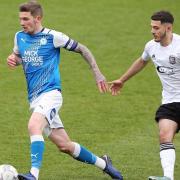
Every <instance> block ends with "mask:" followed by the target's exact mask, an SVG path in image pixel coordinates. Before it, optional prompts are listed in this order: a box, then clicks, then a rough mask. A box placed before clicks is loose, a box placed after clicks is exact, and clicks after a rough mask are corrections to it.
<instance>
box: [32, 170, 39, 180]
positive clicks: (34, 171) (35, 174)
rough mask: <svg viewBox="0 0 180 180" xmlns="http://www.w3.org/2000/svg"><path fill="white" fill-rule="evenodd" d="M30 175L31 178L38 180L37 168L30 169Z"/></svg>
mask: <svg viewBox="0 0 180 180" xmlns="http://www.w3.org/2000/svg"><path fill="white" fill-rule="evenodd" d="M30 172H31V174H32V175H33V176H35V178H36V180H38V178H39V169H38V168H35V167H32V168H31V170H30Z"/></svg>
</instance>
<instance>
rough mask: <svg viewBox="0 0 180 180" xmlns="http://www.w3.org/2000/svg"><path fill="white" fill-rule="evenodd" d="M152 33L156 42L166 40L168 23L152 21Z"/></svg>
mask: <svg viewBox="0 0 180 180" xmlns="http://www.w3.org/2000/svg"><path fill="white" fill-rule="evenodd" d="M151 33H152V35H153V36H154V40H155V41H156V42H161V41H163V39H164V38H166V33H167V26H166V23H163V24H162V23H161V21H154V20H151Z"/></svg>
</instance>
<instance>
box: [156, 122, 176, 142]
mask: <svg viewBox="0 0 180 180" xmlns="http://www.w3.org/2000/svg"><path fill="white" fill-rule="evenodd" d="M158 127H159V138H160V143H165V142H172V141H173V138H174V135H175V134H176V132H177V129H178V124H177V123H176V122H175V121H172V120H170V119H160V120H159V122H158Z"/></svg>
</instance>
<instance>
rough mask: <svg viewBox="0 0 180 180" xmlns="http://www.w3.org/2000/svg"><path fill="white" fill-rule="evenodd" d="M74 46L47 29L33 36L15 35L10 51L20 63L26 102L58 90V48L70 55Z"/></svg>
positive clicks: (60, 35) (25, 34) (67, 39)
mask: <svg viewBox="0 0 180 180" xmlns="http://www.w3.org/2000/svg"><path fill="white" fill-rule="evenodd" d="M77 44H78V43H77V42H76V41H74V40H72V39H70V38H69V37H68V36H67V35H65V34H63V33H61V32H57V31H55V30H51V29H47V28H43V29H42V31H41V32H39V33H37V34H28V33H25V32H24V31H20V32H17V33H16V35H15V39H14V49H13V51H14V53H16V54H17V55H19V57H20V58H21V59H22V62H21V63H22V66H23V70H24V74H25V77H26V82H27V90H28V99H29V101H30V102H31V101H33V100H34V99H35V98H37V97H38V96H39V95H40V94H42V93H44V92H48V91H51V90H54V89H59V90H61V77H60V71H59V63H60V48H66V49H68V50H70V51H73V50H74V49H75V48H76V47H77Z"/></svg>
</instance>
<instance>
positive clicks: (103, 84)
mask: <svg viewBox="0 0 180 180" xmlns="http://www.w3.org/2000/svg"><path fill="white" fill-rule="evenodd" d="M97 86H98V89H99V92H100V93H106V92H108V84H107V82H106V81H105V80H103V81H99V82H97Z"/></svg>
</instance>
